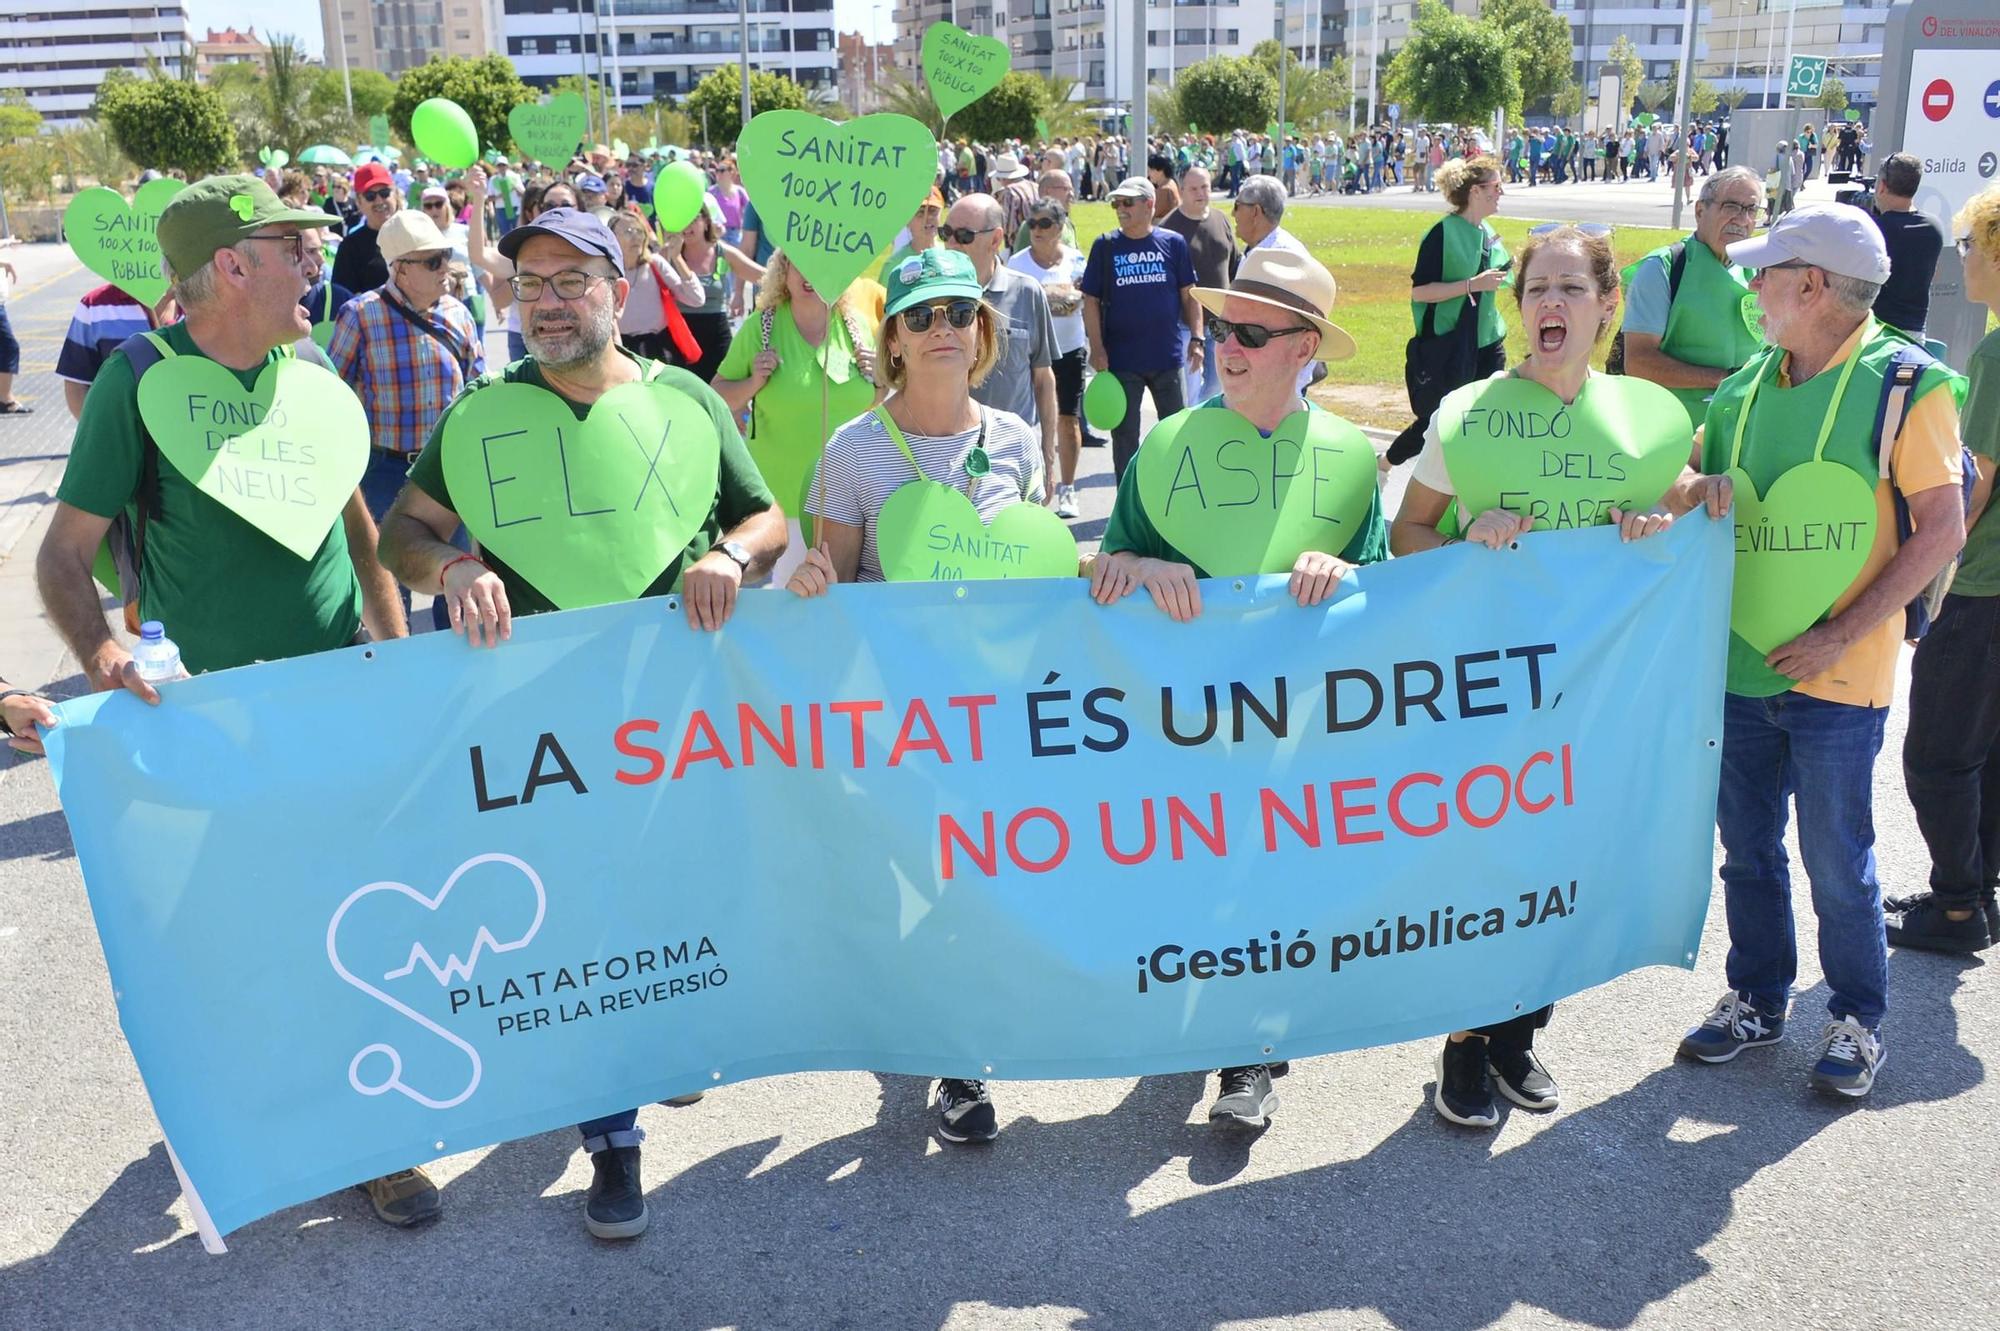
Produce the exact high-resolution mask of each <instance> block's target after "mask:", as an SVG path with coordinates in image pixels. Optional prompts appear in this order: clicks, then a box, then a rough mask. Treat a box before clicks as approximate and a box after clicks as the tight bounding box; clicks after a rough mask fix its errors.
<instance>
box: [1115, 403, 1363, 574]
mask: <svg viewBox="0 0 2000 1331" xmlns="http://www.w3.org/2000/svg"><path fill="white" fill-rule="evenodd" d="M1136 465H1137V466H1138V468H1139V502H1140V503H1142V504H1144V505H1145V506H1146V516H1147V517H1149V518H1151V519H1152V520H1153V526H1154V528H1155V529H1156V530H1157V531H1158V532H1159V533H1160V535H1161V536H1163V537H1165V538H1166V539H1167V540H1168V541H1169V542H1171V543H1172V544H1173V545H1174V546H1175V547H1176V548H1177V549H1179V550H1180V551H1181V552H1182V553H1183V554H1185V555H1186V556H1187V557H1188V558H1189V559H1191V560H1193V561H1194V562H1195V563H1196V564H1198V565H1200V566H1201V568H1203V569H1204V570H1206V571H1207V572H1208V574H1209V575H1210V576H1211V577H1218V578H1223V577H1246V576H1250V575H1252V574H1258V573H1289V572H1291V571H1292V565H1293V564H1294V563H1296V562H1297V561H1298V557H1299V556H1300V555H1301V554H1304V553H1305V552H1306V551H1308V550H1324V551H1326V552H1327V553H1328V554H1335V555H1337V554H1339V553H1340V552H1341V551H1342V550H1344V549H1346V548H1347V544H1348V542H1349V541H1352V540H1353V539H1354V537H1355V534H1356V533H1357V532H1358V531H1360V529H1361V523H1362V521H1363V520H1364V519H1365V518H1366V517H1367V515H1368V505H1369V503H1370V502H1371V501H1372V500H1373V498H1374V496H1375V477H1376V465H1375V449H1374V446H1373V445H1371V444H1370V443H1369V442H1368V438H1367V436H1366V435H1364V434H1362V433H1361V431H1360V430H1358V429H1356V428H1355V427H1354V426H1352V425H1350V424H1348V423H1347V422H1346V421H1344V420H1342V419H1341V418H1340V417H1338V416H1335V415H1333V414H1332V413H1331V412H1324V411H1295V412H1293V413H1292V414H1291V415H1289V416H1287V417H1285V420H1284V423H1283V424H1282V425H1280V426H1279V427H1278V428H1277V429H1276V430H1275V431H1273V432H1272V433H1271V435H1270V437H1269V438H1266V437H1264V436H1263V435H1261V434H1259V433H1258V431H1257V427H1256V426H1254V425H1252V424H1251V423H1250V422H1249V421H1247V420H1244V419H1243V418H1242V417H1241V416H1239V415H1237V414H1236V413H1235V412H1233V411H1229V410H1226V409H1225V408H1222V407H1197V408H1195V409H1193V410H1191V411H1183V412H1181V413H1180V414H1178V415H1175V416H1170V417H1168V418H1167V419H1166V420H1164V421H1161V422H1160V423H1159V424H1158V425H1156V426H1154V427H1153V430H1152V433H1150V434H1148V435H1147V436H1146V441H1145V443H1143V444H1142V445H1140V448H1139V456H1138V459H1137V462H1136Z"/></svg>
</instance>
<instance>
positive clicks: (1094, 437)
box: [1083, 430, 1111, 448]
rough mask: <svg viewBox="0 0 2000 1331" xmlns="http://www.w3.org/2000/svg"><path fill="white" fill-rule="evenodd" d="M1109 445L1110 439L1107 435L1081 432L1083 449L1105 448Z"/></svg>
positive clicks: (1087, 431) (1086, 431)
mask: <svg viewBox="0 0 2000 1331" xmlns="http://www.w3.org/2000/svg"><path fill="white" fill-rule="evenodd" d="M1110 444H1111V438H1110V436H1109V435H1102V434H1093V433H1091V432H1090V431H1089V430H1085V431H1084V432H1083V446H1084V447H1085V448H1107V447H1109V446H1110Z"/></svg>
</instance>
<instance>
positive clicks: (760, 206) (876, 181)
mask: <svg viewBox="0 0 2000 1331" xmlns="http://www.w3.org/2000/svg"><path fill="white" fill-rule="evenodd" d="M736 160H737V163H738V165H740V166H741V167H742V172H743V188H744V189H745V190H747V191H748V192H749V194H750V202H752V203H754V204H756V205H757V215H758V216H759V217H761V218H763V219H764V226H765V228H766V234H767V235H768V236H769V237H770V240H771V243H772V244H773V245H776V246H777V247H778V248H779V249H782V250H783V251H784V252H785V257H786V258H788V259H790V260H791V261H792V263H793V264H794V265H795V266H796V267H797V268H798V270H799V271H800V272H802V273H804V274H805V275H806V280H807V281H808V282H811V283H812V284H813V289H814V290H816V291H818V292H819V293H820V294H821V295H823V296H825V297H826V298H827V299H828V300H829V301H830V300H833V299H835V298H837V297H838V296H839V295H840V293H841V292H843V291H845V290H847V288H848V286H849V284H850V283H852V282H853V281H854V279H855V278H857V277H859V276H861V274H862V272H863V270H865V269H866V268H867V267H868V266H869V265H870V264H872V263H874V262H875V257H876V256H877V255H879V254H881V253H882V251H883V250H886V249H888V248H889V242H890V241H892V240H894V239H895V238H896V232H897V231H898V230H900V229H901V228H902V226H903V224H904V223H906V222H908V221H909V220H910V217H911V216H912V215H913V214H914V213H915V212H916V211H917V205H918V204H920V203H922V202H923V201H924V196H925V195H926V194H928V193H930V189H931V181H932V180H933V179H934V178H935V177H936V175H937V141H936V140H935V139H933V138H932V137H931V132H930V131H929V130H928V129H925V128H924V127H923V125H922V124H921V123H920V122H918V121H915V120H912V119H910V118H909V117H908V116H893V115H872V116H862V117H860V118H859V119H857V120H850V121H847V122H846V123H845V124H835V123H834V122H833V121H831V120H827V119H824V118H823V117H820V116H816V115H809V114H807V113H806V112H804V111H766V112H764V114H762V115H760V116H758V117H756V118H755V119H753V120H752V121H751V122H750V124H749V125H748V126H747V127H745V129H744V131H743V134H742V136H741V137H740V138H739V139H738V140H737V141H736Z"/></svg>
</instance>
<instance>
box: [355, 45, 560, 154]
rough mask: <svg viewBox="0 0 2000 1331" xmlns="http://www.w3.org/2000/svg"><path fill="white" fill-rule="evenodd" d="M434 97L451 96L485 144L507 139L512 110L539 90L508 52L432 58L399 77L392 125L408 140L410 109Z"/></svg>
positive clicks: (392, 112) (390, 108)
mask: <svg viewBox="0 0 2000 1331" xmlns="http://www.w3.org/2000/svg"><path fill="white" fill-rule="evenodd" d="M433 97H448V98H450V99H451V100H452V101H454V102H457V103H458V104H459V106H461V107H463V108H464V110H465V114H466V115H468V116H470V117H472V125H473V128H474V129H476V130H478V131H479V142H480V143H481V144H488V145H493V146H498V145H500V144H503V143H506V142H507V141H508V140H507V113H508V112H509V111H511V110H513V109H514V108H515V107H517V106H519V105H520V104H521V103H522V102H532V101H534V100H535V90H534V89H533V88H530V87H529V86H528V85H527V84H525V83H523V82H521V76H520V75H519V74H517V73H515V72H514V64H513V62H512V61H510V60H508V59H507V57H506V56H504V55H486V56H481V57H480V58H479V59H477V60H468V59H466V58H465V57H464V56H432V57H431V59H430V62H429V63H428V64H423V65H418V66H417V67H416V68H415V69H412V70H410V71H408V72H407V73H405V74H404V75H403V77H402V78H400V79H398V80H396V95H395V97H394V98H393V99H392V100H391V101H390V103H389V124H390V126H391V127H392V128H393V129H394V130H395V131H396V133H398V134H400V135H402V136H403V137H404V138H405V139H407V138H409V136H410V113H411V112H412V111H415V110H416V109H417V107H418V106H419V105H420V104H422V103H424V102H427V101H429V100H430V99H431V98H433Z"/></svg>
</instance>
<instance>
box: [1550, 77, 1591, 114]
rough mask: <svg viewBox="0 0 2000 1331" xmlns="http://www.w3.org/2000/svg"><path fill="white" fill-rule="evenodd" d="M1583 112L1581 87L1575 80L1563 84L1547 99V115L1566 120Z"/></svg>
mask: <svg viewBox="0 0 2000 1331" xmlns="http://www.w3.org/2000/svg"><path fill="white" fill-rule="evenodd" d="M1582 111H1583V86H1582V85H1581V84H1579V83H1577V82H1576V81H1575V80H1573V79H1572V80H1571V81H1570V82H1568V83H1565V84H1563V86H1562V87H1560V88H1558V89H1557V90H1556V91H1555V92H1554V93H1553V94H1551V95H1550V97H1549V114H1550V115H1552V116H1555V117H1557V118H1558V119H1561V120H1568V119H1569V118H1570V117H1572V116H1574V115H1578V114H1580V113H1581V112H1582Z"/></svg>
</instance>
